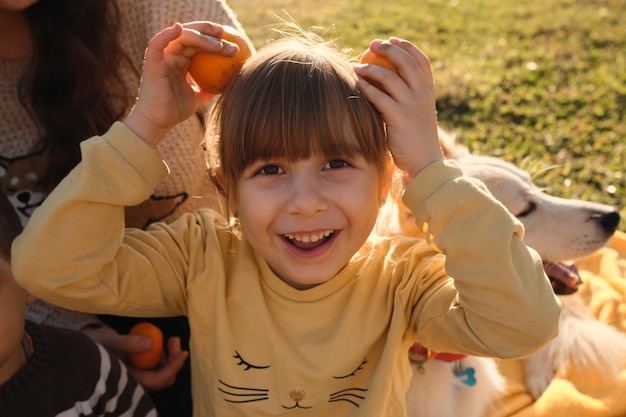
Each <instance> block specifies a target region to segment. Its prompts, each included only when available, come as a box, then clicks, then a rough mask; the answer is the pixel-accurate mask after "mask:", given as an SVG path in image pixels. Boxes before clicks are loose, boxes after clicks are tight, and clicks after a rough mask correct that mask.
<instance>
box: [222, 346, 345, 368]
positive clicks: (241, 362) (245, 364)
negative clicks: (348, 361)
mask: <svg viewBox="0 0 626 417" xmlns="http://www.w3.org/2000/svg"><path fill="white" fill-rule="evenodd" d="M233 358H235V359H239V363H237V365H240V366H243V367H244V371H247V370H250V369H267V368H269V367H270V366H269V365H265V366H260V365H253V364H251V363H250V362H248V361H246V360H245V359H244V358H243V357H242V356H241V355H240V354H239V352H237V351H235V355H234V356H233ZM355 372H356V371H355Z"/></svg>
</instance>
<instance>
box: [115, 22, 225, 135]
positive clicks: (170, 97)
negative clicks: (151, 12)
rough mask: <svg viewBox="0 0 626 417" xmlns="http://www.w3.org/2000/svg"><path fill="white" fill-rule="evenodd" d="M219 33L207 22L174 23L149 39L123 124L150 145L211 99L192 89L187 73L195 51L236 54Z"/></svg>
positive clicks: (219, 29)
mask: <svg viewBox="0 0 626 417" xmlns="http://www.w3.org/2000/svg"><path fill="white" fill-rule="evenodd" d="M223 30H224V29H223V28H222V26H221V25H219V24H217V23H211V22H190V23H185V24H180V23H176V24H174V25H172V26H170V27H168V28H166V29H164V30H162V31H161V32H159V33H157V34H156V35H155V36H154V37H153V38H152V39H151V40H150V43H149V44H148V48H147V49H146V53H145V60H144V66H143V74H142V77H141V87H140V88H139V97H138V99H137V102H136V103H135V106H134V108H133V110H132V111H131V113H130V114H129V115H128V117H127V118H126V120H125V121H124V123H125V124H126V125H127V126H128V127H129V128H130V129H131V130H133V131H134V132H135V133H136V134H137V135H138V136H139V137H140V138H142V139H143V140H144V141H145V142H146V143H147V144H149V145H150V146H152V147H155V146H156V145H157V144H158V143H159V141H160V140H161V139H162V138H163V136H165V134H166V133H167V132H168V131H169V130H170V129H171V128H172V127H173V126H174V125H176V124H177V123H180V122H182V121H183V120H185V119H187V118H189V117H190V116H191V115H193V113H194V112H195V111H196V109H198V108H199V107H200V106H201V105H203V104H205V103H206V102H207V101H209V100H210V99H211V98H212V97H213V95H212V94H209V93H206V92H202V91H199V90H197V89H194V88H193V87H192V85H191V84H190V82H189V79H188V78H187V70H188V69H189V66H190V65H191V57H193V55H194V54H196V52H200V51H202V52H208V53H218V54H223V55H226V56H234V55H236V54H237V51H238V47H237V45H235V44H233V43H230V42H228V41H225V40H221V39H220V36H221V35H222V33H223Z"/></svg>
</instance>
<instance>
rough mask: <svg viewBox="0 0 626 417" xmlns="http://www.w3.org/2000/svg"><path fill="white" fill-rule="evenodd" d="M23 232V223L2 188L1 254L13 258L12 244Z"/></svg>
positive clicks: (0, 195)
mask: <svg viewBox="0 0 626 417" xmlns="http://www.w3.org/2000/svg"><path fill="white" fill-rule="evenodd" d="M20 233H22V223H21V222H20V218H19V216H18V215H17V212H16V211H15V207H13V204H11V202H10V201H9V198H8V197H7V196H6V194H4V192H3V191H2V190H0V256H1V257H3V258H4V259H6V260H9V259H11V244H12V243H13V240H14V239H15V238H16V237H17V235H19V234H20Z"/></svg>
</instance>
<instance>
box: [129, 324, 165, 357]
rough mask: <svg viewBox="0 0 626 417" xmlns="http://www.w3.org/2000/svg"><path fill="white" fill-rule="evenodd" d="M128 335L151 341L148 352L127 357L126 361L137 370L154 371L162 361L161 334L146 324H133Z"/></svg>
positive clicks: (154, 327) (155, 327)
mask: <svg viewBox="0 0 626 417" xmlns="http://www.w3.org/2000/svg"><path fill="white" fill-rule="evenodd" d="M128 334H133V335H140V336H147V337H149V338H150V339H152V347H151V348H150V350H148V351H145V352H142V353H134V354H131V355H128V361H129V362H130V364H131V365H132V366H134V367H135V368H139V369H154V368H156V367H157V366H158V365H159V364H160V363H161V360H162V359H163V332H161V329H159V328H158V327H157V326H155V325H154V324H152V323H148V322H145V321H144V322H141V323H137V324H135V325H134V326H133V327H132V328H131V329H130V332H129V333H128Z"/></svg>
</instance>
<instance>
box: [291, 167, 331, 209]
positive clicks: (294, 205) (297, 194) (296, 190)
mask: <svg viewBox="0 0 626 417" xmlns="http://www.w3.org/2000/svg"><path fill="white" fill-rule="evenodd" d="M290 188H291V190H290V196H289V199H288V201H287V211H288V212H289V213H290V214H299V215H302V216H312V215H315V214H317V213H319V212H323V211H325V210H327V209H328V200H327V197H326V193H325V191H324V186H323V184H322V183H321V181H320V180H319V178H316V176H314V175H299V176H297V177H295V178H294V180H293V181H292V183H291V187H290Z"/></svg>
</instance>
